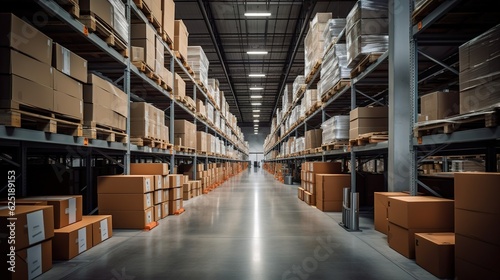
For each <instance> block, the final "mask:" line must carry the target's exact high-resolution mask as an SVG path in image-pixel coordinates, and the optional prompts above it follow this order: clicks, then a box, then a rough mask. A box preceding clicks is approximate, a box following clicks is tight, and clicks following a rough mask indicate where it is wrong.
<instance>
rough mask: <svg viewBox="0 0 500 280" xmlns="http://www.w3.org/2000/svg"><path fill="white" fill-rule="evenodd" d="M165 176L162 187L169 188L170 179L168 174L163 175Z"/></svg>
mask: <svg viewBox="0 0 500 280" xmlns="http://www.w3.org/2000/svg"><path fill="white" fill-rule="evenodd" d="M162 178H163V183H162V187H163V189H169V188H170V182H169V181H170V179H169V178H168V175H163V176H162Z"/></svg>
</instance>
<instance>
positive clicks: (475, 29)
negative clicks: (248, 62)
mask: <svg viewBox="0 0 500 280" xmlns="http://www.w3.org/2000/svg"><path fill="white" fill-rule="evenodd" d="M425 2H426V7H425V10H423V12H422V13H420V14H416V13H413V21H414V22H413V23H412V12H413V4H414V3H413V1H412V0H405V1H394V0H389V38H390V42H389V49H388V51H387V52H385V53H383V54H381V55H380V56H379V57H378V59H377V60H375V61H374V62H373V64H371V65H370V66H369V67H367V68H366V69H365V70H364V71H362V72H361V73H359V74H358V75H357V76H356V77H355V78H353V79H351V82H350V84H349V85H347V86H346V87H344V88H342V89H339V90H338V91H337V92H336V93H335V94H334V95H333V96H331V97H330V98H329V99H328V100H323V101H324V102H323V105H322V106H321V108H320V109H318V110H316V111H315V112H314V113H312V114H311V115H309V116H308V117H306V118H305V120H304V121H303V122H301V123H299V124H298V125H296V126H295V127H293V128H292V129H290V130H289V131H287V132H285V134H283V135H281V136H280V137H279V139H278V141H277V142H276V143H273V144H271V145H270V146H268V147H265V155H266V157H267V159H266V161H267V162H270V163H286V162H290V161H291V162H294V163H295V164H296V166H298V165H299V164H298V163H300V162H302V161H307V160H312V161H316V160H321V161H325V160H330V159H331V160H338V159H341V160H343V161H344V163H345V165H344V166H346V164H347V162H348V161H350V169H351V170H356V168H357V167H358V168H359V166H360V165H362V164H363V160H372V159H382V160H383V162H384V172H385V174H386V176H385V177H386V182H387V189H388V191H408V190H409V191H410V193H411V194H412V195H416V194H417V190H418V186H420V187H422V188H424V189H426V190H427V191H429V192H430V193H433V194H435V195H437V196H440V194H439V193H437V192H436V191H434V190H433V189H432V188H431V187H429V186H426V185H425V184H424V183H422V182H421V181H419V180H418V171H417V168H418V166H419V165H420V164H422V163H423V161H424V160H425V159H426V157H428V156H442V157H444V158H445V159H446V156H450V155H483V156H484V158H485V166H486V171H487V172H495V171H497V162H498V156H497V155H498V154H499V150H500V126H498V124H497V125H496V126H494V127H479V128H473V129H466V130H460V131H454V132H452V133H443V132H438V133H435V134H431V135H426V136H422V137H417V136H418V135H415V134H414V128H415V127H416V126H417V114H418V108H419V96H421V95H423V94H426V93H428V92H432V91H436V90H443V89H449V88H452V89H456V90H458V71H457V70H456V69H455V68H456V67H457V65H458V47H459V46H460V45H461V44H463V43H465V42H467V41H469V40H471V39H473V38H475V37H476V36H478V35H480V34H482V33H483V32H485V31H487V30H488V29H489V28H491V27H493V26H495V25H497V24H499V23H500V20H499V19H500V17H499V13H498V12H496V11H492V10H491V7H492V5H493V1H482V2H481V3H477V2H474V1H469V0H447V1H432V0H429V1H425ZM395 10H397V12H394V11H395ZM464 29H466V30H467V32H464ZM344 37H345V29H344V30H343V31H342V32H341V33H340V35H339V39H338V40H339V41H338V42H342V40H344V41H345V38H344ZM395 38H398V39H397V40H396V39H395ZM404 38H408V40H405V39H404ZM318 76H319V70H318V71H317V73H316V74H315V75H314V76H313V77H312V79H311V81H310V82H309V83H308V84H307V86H306V89H309V88H312V87H314V85H315V84H316V83H317V80H318V78H319V77H318ZM349 93H350V94H349ZM376 103H378V104H388V106H389V140H388V141H385V142H379V143H375V144H368V145H366V146H353V147H351V148H350V151H348V149H347V148H346V149H344V150H331V151H323V152H321V153H317V154H306V155H300V156H285V157H283V158H272V159H271V158H269V155H270V152H271V151H273V150H274V151H276V150H278V151H279V148H280V146H281V145H282V144H283V143H285V142H286V141H287V140H288V139H289V137H291V136H303V135H304V134H305V131H307V129H308V127H313V128H318V127H319V126H320V125H321V123H322V122H324V121H325V120H326V119H325V118H326V117H327V116H328V117H329V116H333V115H342V114H348V113H349V111H350V110H351V109H354V108H355V107H357V106H368V105H372V104H376ZM296 104H297V102H294V103H293V104H292V108H293V107H294V106H295V105H296ZM497 112H498V111H497ZM288 115H289V113H288V112H285V114H284V116H283V118H282V121H281V123H279V124H277V127H276V129H275V130H274V131H271V136H273V135H275V134H277V135H279V127H280V126H281V125H283V124H284V120H285V118H286V117H287V116H288ZM497 115H498V114H497ZM303 133H304V134H303ZM356 162H358V164H357V165H356ZM351 186H352V188H353V192H354V191H355V188H356V187H355V186H356V176H352V178H351ZM356 224H357V223H356Z"/></svg>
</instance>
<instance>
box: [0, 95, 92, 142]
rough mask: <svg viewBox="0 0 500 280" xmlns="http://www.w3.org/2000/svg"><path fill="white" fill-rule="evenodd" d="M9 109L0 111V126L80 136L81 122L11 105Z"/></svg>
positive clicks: (51, 113) (44, 111)
mask: <svg viewBox="0 0 500 280" xmlns="http://www.w3.org/2000/svg"><path fill="white" fill-rule="evenodd" d="M11 106H12V107H15V108H11V109H1V110H0V125H5V126H8V127H18V128H27V129H33V130H39V131H44V132H49V133H59V134H65V135H72V136H82V134H83V132H82V120H81V119H77V118H73V117H68V116H64V115H61V114H57V113H54V112H50V111H46V110H43V109H38V108H32V107H28V106H24V105H21V104H18V103H12V104H11Z"/></svg>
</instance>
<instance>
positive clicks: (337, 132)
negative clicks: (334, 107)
mask: <svg viewBox="0 0 500 280" xmlns="http://www.w3.org/2000/svg"><path fill="white" fill-rule="evenodd" d="M321 129H322V130H323V135H322V138H323V142H322V144H330V143H335V142H340V141H344V140H348V139H349V116H334V117H332V118H330V119H329V120H327V121H325V122H324V123H322V124H321Z"/></svg>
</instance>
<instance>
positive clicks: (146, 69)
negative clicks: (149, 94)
mask: <svg viewBox="0 0 500 280" xmlns="http://www.w3.org/2000/svg"><path fill="white" fill-rule="evenodd" d="M132 64H133V65H134V66H135V67H137V70H139V72H141V73H144V75H146V77H148V78H150V79H152V80H156V79H158V76H157V75H156V73H155V72H154V71H153V69H152V68H151V67H150V66H148V65H146V63H145V62H144V61H133V62H132Z"/></svg>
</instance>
